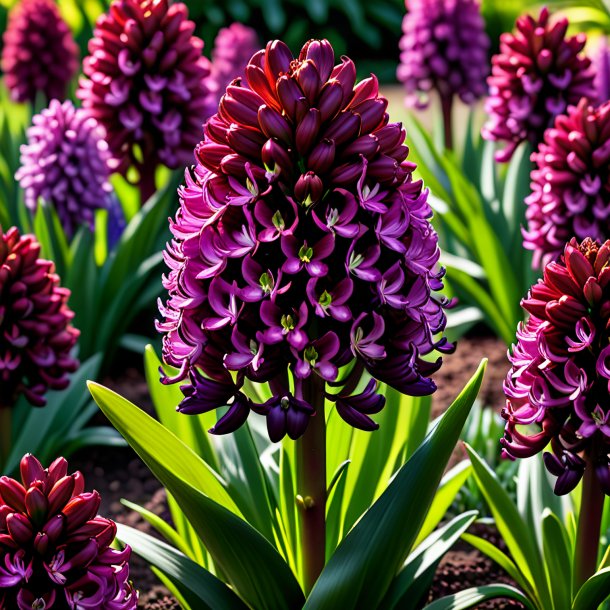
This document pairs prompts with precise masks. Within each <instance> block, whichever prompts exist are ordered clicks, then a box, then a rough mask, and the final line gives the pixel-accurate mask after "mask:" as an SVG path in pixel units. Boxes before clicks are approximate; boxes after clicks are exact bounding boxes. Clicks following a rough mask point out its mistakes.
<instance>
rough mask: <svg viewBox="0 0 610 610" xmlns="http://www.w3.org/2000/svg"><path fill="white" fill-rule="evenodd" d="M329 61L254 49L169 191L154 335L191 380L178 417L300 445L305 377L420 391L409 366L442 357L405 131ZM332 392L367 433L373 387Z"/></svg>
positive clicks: (424, 388)
mask: <svg viewBox="0 0 610 610" xmlns="http://www.w3.org/2000/svg"><path fill="white" fill-rule="evenodd" d="M334 59H335V58H334V53H333V50H332V47H331V46H330V44H329V43H328V42H327V41H311V42H309V43H307V44H306V45H305V46H304V47H303V49H302V51H301V53H300V55H299V56H298V57H297V58H296V59H295V58H294V57H293V56H292V54H291V53H290V51H289V50H288V48H287V47H286V45H284V44H283V43H282V42H279V41H275V42H272V43H269V44H268V45H267V48H266V49H265V50H263V51H260V52H258V53H257V54H256V55H254V56H253V57H252V59H251V61H250V63H249V65H248V67H247V69H246V80H245V81H244V82H243V83H242V84H241V85H240V84H239V83H235V84H232V85H230V86H229V87H228V88H227V91H226V94H225V96H224V97H223V98H222V100H221V103H220V110H219V113H218V114H217V115H215V116H213V117H212V118H211V119H210V120H209V121H208V123H207V124H206V126H205V136H204V140H203V141H202V142H201V143H200V145H199V146H198V147H197V150H196V157H197V166H196V167H195V169H194V172H192V173H191V172H190V171H187V173H186V186H185V187H183V188H182V189H181V192H180V199H181V206H180V210H179V212H178V214H177V216H176V220H175V222H174V223H172V226H171V229H172V233H173V236H174V239H173V241H172V243H171V245H170V246H169V248H168V250H167V252H166V261H167V264H168V266H169V268H170V273H169V275H168V276H167V277H166V279H165V287H166V288H167V290H168V291H169V295H170V298H169V300H168V302H167V304H166V306H163V307H161V312H162V314H163V316H164V317H165V320H164V321H163V322H162V323H161V324H159V328H160V330H161V331H163V332H164V333H165V337H164V350H163V352H164V357H165V360H166V362H168V363H169V364H172V365H174V366H176V367H178V368H179V369H180V374H179V376H178V379H185V378H187V376H188V378H189V380H190V383H189V385H188V386H186V388H185V394H186V398H185V400H184V401H183V402H182V404H181V405H180V410H181V411H184V412H187V413H197V412H199V413H200V412H203V411H208V410H211V409H215V408H218V407H220V406H224V405H226V404H228V403H231V406H230V408H229V411H228V412H227V413H226V414H225V415H224V416H223V417H222V418H221V419H220V421H219V422H218V424H217V425H216V427H215V428H214V429H213V432H216V433H225V432H230V431H233V430H235V429H236V428H237V427H238V426H239V425H241V424H242V423H243V422H244V421H245V419H246V418H247V416H248V414H249V412H250V410H254V411H256V412H259V413H262V414H264V415H266V417H267V421H268V427H269V434H270V437H271V439H272V440H274V441H277V440H279V439H280V438H281V437H282V436H284V435H285V434H288V435H289V436H290V437H291V438H297V437H299V436H300V435H301V434H303V432H304V431H305V429H306V427H307V425H308V423H309V420H310V418H311V416H312V415H313V414H314V409H313V408H312V405H311V404H310V403H308V402H307V401H306V400H304V398H303V394H302V386H303V383H304V382H306V381H307V380H308V379H310V378H312V376H313V377H319V378H321V379H322V380H324V381H326V382H329V383H331V384H332V383H334V382H336V380H337V378H338V370H339V368H340V367H343V366H346V365H348V364H351V365H352V366H353V368H354V371H355V373H358V374H359V373H360V372H361V371H362V370H363V369H366V370H367V371H368V373H369V374H370V375H371V376H373V377H374V378H376V379H378V380H380V381H383V382H386V383H388V384H390V385H392V386H393V387H395V388H397V389H398V390H400V391H402V392H404V393H407V394H412V395H422V394H430V393H432V392H433V391H434V390H435V385H434V382H433V381H432V380H431V379H430V378H429V375H430V374H431V373H433V372H434V371H436V370H437V369H438V367H439V366H440V359H439V360H437V361H431V360H429V359H424V358H423V356H425V355H427V354H430V353H432V352H433V351H434V350H439V351H449V350H451V348H452V346H451V345H450V344H448V343H447V341H446V340H445V339H444V338H439V337H438V336H437V335H438V333H440V332H441V331H442V330H443V329H444V326H445V314H444V311H443V307H444V305H445V302H444V301H443V300H442V299H439V298H437V297H435V296H434V294H433V293H434V291H437V290H439V289H440V288H442V282H441V278H442V276H443V270H442V269H440V268H439V267H438V266H437V262H438V258H439V249H438V245H437V237H436V234H435V233H434V230H433V229H432V226H431V225H430V222H429V218H430V216H431V209H430V207H429V205H428V203H427V191H425V190H423V189H422V183H421V181H415V180H413V170H414V168H415V164H413V163H411V162H408V161H407V160H406V157H407V152H408V149H407V147H406V146H404V144H403V141H404V138H405V132H404V130H403V129H402V127H401V125H400V124H397V123H389V120H388V115H387V113H386V107H387V100H385V99H384V98H383V97H380V96H379V93H378V85H377V80H376V78H375V77H374V76H373V77H371V78H368V79H366V80H364V81H362V82H361V83H359V84H358V85H356V84H355V80H356V71H355V66H354V64H353V62H352V61H351V60H349V59H347V58H343V59H342V61H341V63H340V64H339V65H336V66H335V65H334V63H335V62H334ZM288 369H289V370H290V372H291V373H292V375H293V376H294V378H295V385H294V388H291V387H290V385H289V383H288V376H287V370H288ZM231 373H234V375H231ZM245 379H250V380H252V381H256V382H268V383H269V384H270V387H271V390H272V393H273V398H272V399H271V400H270V401H268V402H267V403H264V404H255V403H253V402H252V401H250V400H249V399H247V398H246V397H245V395H244V394H243V393H242V392H241V386H242V385H243V382H244V380H245ZM329 399H330V400H332V401H333V402H337V403H338V404H339V405H340V407H339V408H338V411H339V413H340V414H341V415H342V416H343V417H344V419H346V421H348V422H349V423H350V424H352V425H355V426H357V427H360V428H364V429H374V428H375V427H376V425H375V424H374V422H373V420H372V419H371V418H370V417H369V416H368V414H369V413H373V412H376V411H378V410H379V409H380V408H381V407H382V406H383V402H380V399H379V396H378V395H377V394H376V392H375V391H374V390H372V389H370V391H369V392H367V393H366V395H362V396H358V397H352V396H349V395H332V394H329Z"/></svg>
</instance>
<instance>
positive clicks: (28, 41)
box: [1, 0, 78, 103]
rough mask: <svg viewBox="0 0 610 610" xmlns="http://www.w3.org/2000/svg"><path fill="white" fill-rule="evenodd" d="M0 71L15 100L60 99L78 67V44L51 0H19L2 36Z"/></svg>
mask: <svg viewBox="0 0 610 610" xmlns="http://www.w3.org/2000/svg"><path fill="white" fill-rule="evenodd" d="M3 42H4V48H3V50H2V62H1V66H2V72H4V82H5V84H6V86H7V88H8V90H9V91H10V94H11V98H12V99H13V100H15V101H17V102H31V103H34V102H35V101H36V97H37V96H38V95H39V94H41V95H43V96H44V97H45V98H46V100H47V101H50V100H52V99H59V100H64V99H65V97H66V93H67V90H68V85H69V84H70V81H71V80H72V78H73V77H74V75H75V74H76V71H77V69H78V47H77V46H76V43H75V42H74V39H73V37H72V33H71V32H70V29H69V28H68V26H67V24H66V23H65V22H64V20H63V19H62V18H61V15H60V14H59V10H58V9H57V5H56V4H55V2H54V1H53V0H21V1H20V2H19V3H18V4H17V5H16V6H15V7H14V8H13V9H12V10H11V12H10V15H9V21H8V26H7V28H6V31H5V32H4V36H3Z"/></svg>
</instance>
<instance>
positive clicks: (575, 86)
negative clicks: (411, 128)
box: [482, 7, 596, 162]
mask: <svg viewBox="0 0 610 610" xmlns="http://www.w3.org/2000/svg"><path fill="white" fill-rule="evenodd" d="M567 29H568V20H567V19H565V18H561V19H557V20H556V21H555V22H554V23H551V15H550V13H549V11H548V9H547V8H546V7H545V8H543V9H542V10H541V11H540V16H539V17H538V19H534V18H533V17H531V16H530V15H523V16H521V17H519V19H517V23H516V29H515V31H514V32H513V33H512V34H502V36H501V38H500V54H499V55H495V56H494V57H493V58H492V73H491V76H490V77H489V78H488V84H489V91H490V96H489V97H488V98H487V102H486V106H485V108H486V111H487V113H488V114H489V120H488V122H487V123H486V124H485V126H484V128H483V131H482V134H483V137H484V138H486V139H488V140H494V141H499V142H505V143H506V146H505V148H504V149H503V150H502V151H499V152H497V153H496V159H497V160H498V161H501V162H504V161H509V160H510V158H511V157H512V155H513V153H514V152H515V149H516V148H517V146H519V144H520V143H521V142H524V141H529V142H530V143H531V144H532V145H533V146H537V145H538V143H539V142H541V141H542V137H543V135H544V131H545V129H547V128H548V127H550V126H551V125H552V123H553V120H554V119H555V117H556V116H557V115H559V114H562V113H564V112H565V111H566V109H567V107H568V105H573V106H575V105H576V104H578V102H579V101H580V98H581V97H586V98H589V99H590V100H595V97H596V94H595V87H594V85H593V78H594V75H593V70H592V69H591V67H590V66H591V60H590V59H589V58H587V57H585V56H584V55H582V54H581V51H582V50H583V48H584V46H585V43H586V37H585V35H584V34H577V35H576V36H570V37H566V31H567Z"/></svg>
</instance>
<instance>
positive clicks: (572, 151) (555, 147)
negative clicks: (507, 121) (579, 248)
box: [524, 99, 610, 267]
mask: <svg viewBox="0 0 610 610" xmlns="http://www.w3.org/2000/svg"><path fill="white" fill-rule="evenodd" d="M532 161H533V162H534V163H535V164H536V167H535V169H534V170H533V171H532V174H531V178H532V193H531V194H530V195H529V196H528V197H527V199H526V200H525V202H526V204H527V206H528V208H527V212H526V214H527V223H528V226H527V230H526V231H524V245H525V247H526V248H528V249H530V250H534V265H535V266H536V267H540V266H543V265H545V264H546V263H548V262H550V261H551V260H557V259H558V258H559V256H560V255H561V253H562V252H563V248H564V246H565V244H566V242H567V241H568V240H569V239H570V238H571V237H572V236H573V235H575V236H576V237H577V238H578V239H579V240H581V239H584V238H585V237H591V238H593V239H596V240H604V239H605V238H606V237H608V236H610V102H608V103H606V104H604V105H602V106H600V107H599V108H593V107H592V106H590V105H589V104H588V102H587V100H586V99H583V100H581V102H580V103H579V104H578V106H575V107H574V106H570V107H569V108H568V112H567V115H560V116H558V117H557V119H556V121H555V125H554V127H553V128H551V129H547V130H546V132H545V134H544V141H543V142H541V144H540V146H539V148H538V151H537V152H535V153H533V154H532Z"/></svg>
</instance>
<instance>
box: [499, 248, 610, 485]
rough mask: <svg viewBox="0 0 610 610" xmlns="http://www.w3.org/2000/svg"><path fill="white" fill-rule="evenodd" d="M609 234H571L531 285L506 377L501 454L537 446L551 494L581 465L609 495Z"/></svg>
mask: <svg viewBox="0 0 610 610" xmlns="http://www.w3.org/2000/svg"><path fill="white" fill-rule="evenodd" d="M609 261H610V241H606V242H604V243H603V245H600V244H599V242H595V241H593V240H591V239H589V238H586V239H584V240H583V241H582V242H580V243H579V242H578V241H577V240H576V239H572V240H571V241H570V243H569V244H567V245H566V246H565V250H564V254H563V256H562V257H561V259H560V260H559V261H558V262H550V263H549V264H548V265H547V266H546V267H545V269H544V278H543V279H541V280H538V283H537V284H536V285H534V286H533V287H532V289H531V290H530V292H529V294H528V296H527V298H526V299H524V300H523V302H522V306H523V308H524V309H525V310H526V311H527V312H528V313H529V314H530V317H529V319H528V320H527V322H525V323H522V324H520V326H519V329H518V331H517V344H516V345H515V346H514V347H513V350H512V353H511V354H510V361H511V363H512V369H511V370H510V372H509V373H508V376H507V378H506V381H505V383H504V391H505V393H506V409H505V410H504V411H503V414H502V415H503V417H504V419H506V431H505V435H504V438H503V439H502V445H503V447H504V453H505V454H506V456H508V457H510V458H523V457H530V456H532V455H535V454H536V453H539V452H540V451H543V450H544V449H545V448H546V447H547V445H549V443H550V448H551V451H550V452H547V453H545V454H544V461H545V464H546V467H547V469H548V470H549V472H551V473H552V474H554V475H555V476H557V482H556V484H555V493H556V494H559V495H563V494H566V493H569V492H570V491H571V490H572V489H574V487H575V486H576V485H577V484H578V482H579V481H580V479H581V478H582V476H583V473H584V472H585V470H586V469H592V470H593V471H594V473H595V477H594V478H595V480H596V481H597V482H598V485H599V487H600V488H601V489H602V490H603V492H604V493H605V494H608V495H610V465H609V462H608V454H609V453H610V425H609V413H610V407H609V405H608V400H607V398H608V391H609V383H610V346H609V341H608V330H607V329H608V325H609V323H610V265H609V264H608V263H609Z"/></svg>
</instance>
